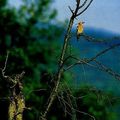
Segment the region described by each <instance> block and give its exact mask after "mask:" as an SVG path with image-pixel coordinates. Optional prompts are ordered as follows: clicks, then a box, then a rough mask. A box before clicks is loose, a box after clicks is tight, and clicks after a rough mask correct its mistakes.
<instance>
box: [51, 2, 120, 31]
mask: <svg viewBox="0 0 120 120" xmlns="http://www.w3.org/2000/svg"><path fill="white" fill-rule="evenodd" d="M69 5H70V6H71V8H73V9H74V8H75V5H76V3H75V0H54V3H53V8H56V9H57V10H58V16H57V19H58V20H59V21H64V20H65V19H69V17H70V15H71V13H70V10H69V9H68V6H69ZM79 20H80V21H81V20H82V21H85V25H86V26H89V27H96V28H102V29H106V30H109V31H113V32H116V33H120V0H93V3H92V4H91V6H90V7H89V8H88V10H87V11H86V12H84V13H83V14H82V15H81V16H79V17H78V21H79ZM78 21H77V20H76V21H75V22H76V23H77V22H78Z"/></svg>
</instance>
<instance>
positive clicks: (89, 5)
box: [76, 0, 93, 16]
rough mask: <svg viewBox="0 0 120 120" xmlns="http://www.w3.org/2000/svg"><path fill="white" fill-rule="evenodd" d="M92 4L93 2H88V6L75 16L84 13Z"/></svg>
mask: <svg viewBox="0 0 120 120" xmlns="http://www.w3.org/2000/svg"><path fill="white" fill-rule="evenodd" d="M92 2H93V0H91V1H90V2H89V4H88V5H87V6H86V7H85V8H84V9H83V10H82V11H81V12H79V13H78V14H77V15H76V16H79V15H81V14H82V13H84V12H85V11H86V10H87V9H88V8H89V6H90V5H91V3H92Z"/></svg>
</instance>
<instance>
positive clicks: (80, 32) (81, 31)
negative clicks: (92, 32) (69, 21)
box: [77, 22, 85, 40]
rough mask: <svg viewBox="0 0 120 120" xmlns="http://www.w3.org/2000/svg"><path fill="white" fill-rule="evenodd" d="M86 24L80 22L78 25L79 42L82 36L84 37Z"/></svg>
mask: <svg viewBox="0 0 120 120" xmlns="http://www.w3.org/2000/svg"><path fill="white" fill-rule="evenodd" d="M84 23H85V22H79V23H78V25H77V40H78V39H79V38H80V36H81V35H82V33H83V30H84V26H83V24H84Z"/></svg>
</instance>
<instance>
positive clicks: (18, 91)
mask: <svg viewBox="0 0 120 120" xmlns="http://www.w3.org/2000/svg"><path fill="white" fill-rule="evenodd" d="M7 61H8V54H7V57H6V61H5V65H4V68H3V69H2V68H1V69H0V70H1V71H0V72H1V78H2V80H4V81H5V82H6V84H7V85H8V89H9V93H10V94H9V96H8V97H7V98H8V100H9V107H8V120H23V112H24V109H25V108H26V107H25V99H24V95H23V93H22V89H23V85H22V79H23V76H24V74H25V72H24V71H23V72H22V73H20V74H14V75H11V76H9V75H5V70H6V66H7Z"/></svg>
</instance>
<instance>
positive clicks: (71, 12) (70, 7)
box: [68, 6, 74, 14]
mask: <svg viewBox="0 0 120 120" xmlns="http://www.w3.org/2000/svg"><path fill="white" fill-rule="evenodd" d="M68 8H69V9H70V11H71V13H72V14H74V11H73V10H72V8H71V7H70V6H68Z"/></svg>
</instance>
